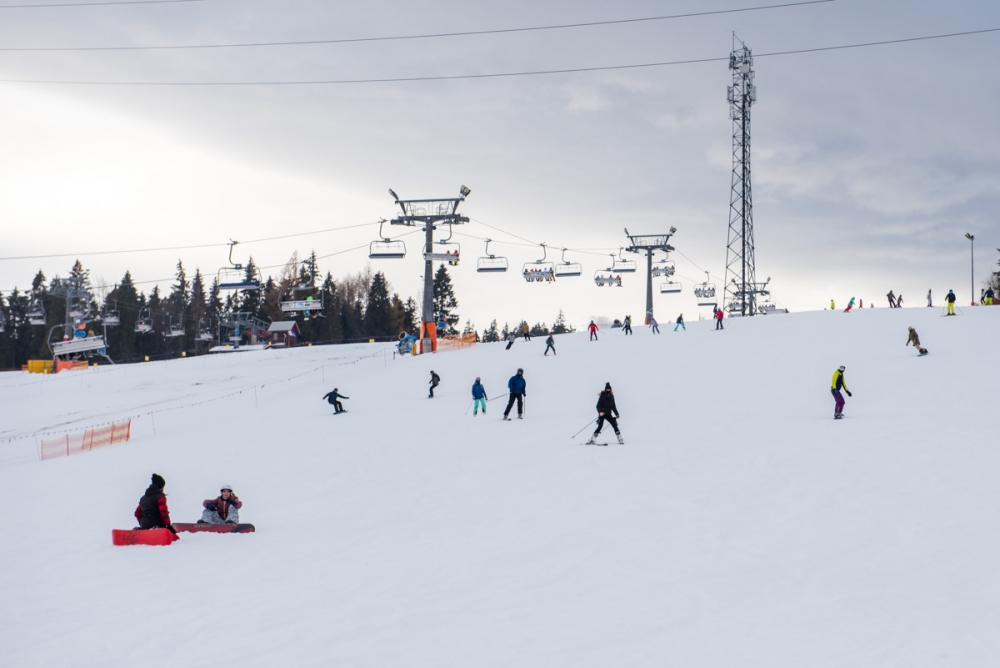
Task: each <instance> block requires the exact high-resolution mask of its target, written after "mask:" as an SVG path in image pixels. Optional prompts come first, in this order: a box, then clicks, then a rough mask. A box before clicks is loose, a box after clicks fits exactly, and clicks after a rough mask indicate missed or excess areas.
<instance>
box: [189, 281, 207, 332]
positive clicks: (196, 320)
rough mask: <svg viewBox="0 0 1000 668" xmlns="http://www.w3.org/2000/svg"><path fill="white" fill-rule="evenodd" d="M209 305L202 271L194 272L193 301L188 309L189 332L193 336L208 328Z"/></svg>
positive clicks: (192, 284) (192, 283)
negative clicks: (203, 328)
mask: <svg viewBox="0 0 1000 668" xmlns="http://www.w3.org/2000/svg"><path fill="white" fill-rule="evenodd" d="M207 309H208V304H207V303H206V301H205V278H204V277H203V276H202V275H201V270H200V269H195V270H194V278H192V279H191V299H190V301H189V303H188V309H187V314H186V315H187V318H188V321H187V331H188V333H189V334H191V335H192V336H194V335H196V334H197V333H198V330H199V329H200V328H202V327H206V328H207V327H208V323H207V322H205V313H206V311H207Z"/></svg>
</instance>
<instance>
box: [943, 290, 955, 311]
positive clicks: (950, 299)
mask: <svg viewBox="0 0 1000 668" xmlns="http://www.w3.org/2000/svg"><path fill="white" fill-rule="evenodd" d="M944 300H945V302H946V303H947V304H948V313H947V314H946V315H955V291H954V290H949V291H948V295H947V296H946V297H945V298H944Z"/></svg>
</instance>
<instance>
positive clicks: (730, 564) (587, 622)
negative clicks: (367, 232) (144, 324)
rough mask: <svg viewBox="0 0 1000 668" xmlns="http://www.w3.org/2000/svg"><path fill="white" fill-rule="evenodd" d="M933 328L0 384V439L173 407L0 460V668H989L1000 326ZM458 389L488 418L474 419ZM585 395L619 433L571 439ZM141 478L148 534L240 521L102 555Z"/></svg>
mask: <svg viewBox="0 0 1000 668" xmlns="http://www.w3.org/2000/svg"><path fill="white" fill-rule="evenodd" d="M938 315H939V313H938V311H937V310H936V309H918V308H909V309H895V310H889V309H865V310H856V311H854V312H852V313H849V314H845V313H841V312H814V313H804V314H792V315H788V316H775V317H772V316H768V317H765V318H755V319H752V320H745V321H741V320H728V321H727V322H726V329H725V331H724V332H718V333H715V332H714V331H713V329H712V328H713V326H714V325H713V324H712V323H711V322H707V321H706V322H690V323H688V330H687V331H680V332H673V331H668V330H667V329H666V328H665V330H664V333H663V334H661V335H659V336H653V335H651V334H650V332H649V330H648V329H647V328H636V333H635V335H634V336H632V337H627V338H626V337H624V336H623V335H621V333H620V332H619V331H615V330H611V331H602V332H601V334H602V338H601V339H600V340H599V341H596V342H589V341H588V340H587V335H586V334H585V333H582V334H573V335H565V336H559V337H556V347H557V348H558V350H559V354H558V356H555V357H553V356H549V357H543V355H542V353H543V351H544V348H545V344H544V340H543V339H540V338H539V339H536V340H534V341H532V342H530V343H525V342H521V341H519V342H518V344H517V345H515V346H514V347H513V348H512V349H511V350H510V351H505V350H504V344H501V343H498V344H485V345H479V346H476V347H475V348H473V349H471V350H463V351H456V352H449V353H441V354H438V355H434V356H430V355H427V356H421V357H416V358H411V357H407V358H402V359H400V358H397V359H395V360H393V359H392V355H391V352H389V353H388V354H387V355H386V357H385V359H383V357H382V356H381V355H379V356H377V357H370V358H366V359H363V360H360V361H358V362H357V363H354V364H349V362H351V361H352V360H355V359H357V358H359V357H362V356H366V355H371V354H373V353H377V352H379V351H381V350H382V349H383V348H384V347H385V346H384V344H369V345H353V346H341V347H337V348H335V349H331V348H324V347H315V348H298V349H295V350H288V351H262V352H246V353H234V354H226V355H220V356H217V357H208V358H204V357H199V358H188V359H184V360H174V361H170V362H153V363H148V364H143V365H129V366H127V367H126V366H122V367H118V368H113V369H108V368H103V367H102V368H100V369H97V370H88V371H86V372H71V373H65V374H59V375H58V376H56V377H53V378H46V379H43V380H41V381H34V380H33V379H30V380H29V379H28V378H29V377H28V376H26V375H21V374H19V373H5V374H0V405H2V406H3V407H4V408H3V415H2V418H3V419H2V422H3V427H2V429H3V435H11V434H32V433H36V432H38V431H43V430H45V429H49V428H54V426H58V427H59V428H64V427H66V426H72V425H78V426H79V427H80V428H83V427H85V426H88V425H90V424H93V423H96V422H103V421H107V420H109V419H116V418H118V417H123V416H127V415H130V414H135V413H143V412H148V411H149V410H153V409H156V410H161V409H168V410H164V412H162V413H157V415H156V434H155V435H154V434H153V430H152V425H151V423H150V420H148V419H147V418H140V419H138V420H136V421H134V422H133V440H132V441H131V442H129V443H126V444H121V445H117V446H113V447H109V448H104V449H102V450H99V451H95V452H93V453H87V454H82V455H77V456H74V457H69V458H64V459H57V460H52V461H46V462H38V461H37V454H36V452H35V444H34V442H33V441H32V439H25V440H21V441H14V442H11V443H0V505H2V507H3V508H4V511H5V512H4V513H2V514H0V536H3V537H4V540H3V541H0V564H2V568H0V594H2V600H3V605H2V606H0V665H2V666H7V665H10V666H36V665H44V666H47V667H53V668H55V667H60V666H67V667H68V666H73V667H79V666H95V667H96V666H101V667H105V666H135V665H145V666H151V667H156V666H185V667H188V666H192V667H198V666H205V667H209V666H211V667H213V668H215V667H217V666H219V665H238V666H275V665H291V666H331V665H336V666H418V667H419V666H426V667H428V668H430V667H435V668H436V667H439V666H477V667H478V666H497V667H501V666H502V667H505V668H506V667H510V666H518V667H523V666H540V667H541V666H545V667H546V668H548V667H553V666H566V667H572V668H583V667H589V666H594V667H595V668H596V667H600V668H607V667H608V666H666V665H671V666H672V665H676V666H684V667H685V668H689V667H700V666H704V667H706V668H707V667H713V668H715V667H718V666H741V667H742V666H762V667H764V666H766V667H768V668H775V667H786V666H787V667H789V668H793V667H794V668H801V667H803V666H809V667H810V668H825V667H830V668H832V667H835V666H836V667H838V668H839V667H842V666H851V667H852V668H857V667H864V666H872V667H875V666H878V667H883V666H890V665H892V666H907V667H923V666H927V667H935V668H937V667H939V666H956V667H958V666H960V667H962V668H968V667H978V666H993V665H996V656H997V654H998V653H1000V634H998V633H997V632H996V629H997V628H1000V612H998V610H1000V605H998V604H1000V572H998V568H997V566H996V564H997V563H1000V537H998V535H1000V534H998V532H997V530H996V520H995V519H994V516H995V514H996V511H995V509H996V508H997V507H998V502H1000V498H998V497H1000V492H998V485H997V484H996V481H995V478H996V471H997V469H998V466H1000V453H997V451H996V445H995V444H996V437H995V431H996V429H995V427H994V426H993V422H994V420H993V417H992V413H991V408H992V404H993V402H994V398H995V396H996V390H995V386H996V380H995V375H996V374H995V371H994V367H993V365H991V364H990V356H991V352H992V350H993V347H994V343H995V339H996V332H997V331H998V327H997V326H998V324H1000V309H997V310H995V311H994V310H993V309H987V308H976V309H966V310H965V312H964V315H963V316H961V317H956V318H939V317H937V316H938ZM908 325H912V326H914V327H915V328H916V329H917V331H918V332H919V333H920V337H921V341H922V342H923V343H924V344H925V345H927V346H928V348H929V349H930V351H931V354H930V355H928V356H927V357H926V358H924V359H919V360H918V359H917V355H916V353H915V352H914V351H913V349H912V348H910V347H905V346H904V343H905V341H906V334H907V331H906V327H907V326H908ZM710 333H711V335H710ZM749 355H753V357H748V356H749ZM839 364H845V365H846V366H847V374H846V375H847V382H848V385H849V386H850V388H851V390H852V391H853V393H854V396H853V397H852V398H848V399H847V406H846V409H845V414H846V418H845V419H844V420H842V421H837V422H835V421H834V420H833V419H832V414H833V400H832V397H831V396H830V391H829V383H830V377H831V376H832V374H833V371H834V369H835V368H836V367H837V366H838V365H839ZM324 365H325V369H323V370H317V371H315V372H311V371H312V370H313V369H317V367H321V366H324ZM337 365H342V366H337ZM519 366H520V367H523V368H524V369H525V377H526V379H527V382H528V387H527V392H528V394H527V400H528V402H527V405H526V417H525V420H524V421H518V420H516V419H515V420H514V421H513V422H511V423H503V422H501V420H500V418H501V415H502V412H503V408H504V407H505V405H506V401H505V395H506V392H505V390H506V384H507V379H508V378H509V377H510V376H511V375H512V374H513V373H514V371H515V370H516V369H517V368H518V367H519ZM430 369H434V370H435V371H436V372H438V373H439V374H440V375H441V377H442V384H441V385H440V386H439V387H438V388H437V389H436V390H435V395H436V397H435V399H434V400H433V401H428V400H427V399H426V394H427V380H428V377H429V370H430ZM297 374H304V375H301V376H299V377H295V378H292V379H291V380H287V381H285V379H287V378H289V377H292V376H296V375H297ZM477 375H480V376H482V377H483V381H484V385H485V386H486V389H487V392H488V394H489V396H490V397H501V395H504V398H498V399H497V400H496V401H495V402H491V403H489V404H488V408H489V412H488V413H487V414H486V415H482V414H480V415H479V416H477V417H473V416H472V413H471V411H470V412H469V413H467V414H463V411H465V410H466V408H467V407H468V405H469V402H470V401H471V397H470V388H471V385H472V381H473V379H474V378H475V377H476V376H477ZM324 376H325V382H324ZM280 381H284V382H280ZM605 382H611V383H612V385H613V386H614V389H615V395H616V399H617V402H618V406H619V409H620V410H621V412H622V415H623V417H622V419H621V421H620V426H621V429H622V434H623V436H624V438H625V445H622V446H620V445H618V444H617V443H616V442H615V439H614V435H613V431H612V430H611V429H610V427H607V426H606V427H605V431H604V432H602V439H601V440H602V441H603V440H607V441H608V442H609V445H608V446H607V447H595V446H583V441H585V440H586V438H587V437H588V436H589V434H590V433H591V432H592V430H593V425H591V426H590V427H588V428H587V429H585V430H584V431H583V432H582V433H581V434H580V435H579V436H577V437H576V439H571V436H572V435H573V433H574V432H576V431H577V430H578V429H579V428H580V425H582V424H583V423H584V421H586V420H587V419H589V418H593V417H594V415H595V414H594V405H595V404H596V401H597V394H598V392H599V391H600V389H601V388H602V387H603V385H604V383H605ZM252 387H257V388H258V389H257V404H258V405H257V406H256V407H255V400H254V392H253V390H252V389H251V390H250V391H249V392H247V391H244V392H243V393H242V394H237V395H234V396H230V397H226V398H222V399H219V397H221V396H224V395H226V394H229V393H232V392H236V391H238V390H240V389H246V388H252ZM334 387H339V388H340V390H341V391H342V393H344V394H347V395H348V396H350V397H351V399H349V400H345V401H344V404H345V408H347V409H348V411H349V412H348V413H347V414H345V415H342V416H338V417H337V418H336V420H334V419H332V416H331V415H330V414H331V413H332V407H331V406H329V405H328V404H327V403H325V402H323V401H321V399H320V398H321V397H322V396H323V394H325V393H326V392H328V391H329V390H331V389H333V388H334ZM200 401H209V403H204V404H202V405H198V406H192V407H180V406H181V405H182V404H187V403H191V402H200ZM512 414H514V412H513V411H512ZM603 437H607V438H603ZM153 471H156V472H158V473H160V474H161V475H163V476H164V477H165V478H166V480H167V488H166V491H167V493H168V503H169V505H170V511H171V516H172V517H173V519H174V520H175V521H178V522H181V521H194V520H196V519H197V518H198V516H199V514H200V511H201V502H202V500H204V499H206V498H210V497H214V496H215V495H216V494H217V491H216V490H217V489H218V488H219V486H220V485H221V484H222V483H232V484H233V486H234V487H235V489H236V493H237V494H238V495H239V496H240V498H241V499H242V500H243V501H244V504H245V505H244V507H243V510H242V511H241V521H244V522H250V523H253V524H255V525H256V527H257V533H255V534H246V535H211V534H197V535H194V534H185V535H183V536H182V538H181V540H180V541H179V542H177V543H176V544H174V545H172V546H170V547H164V548H153V547H129V548H121V547H113V546H112V545H111V539H110V531H111V529H112V528H128V527H131V526H133V524H134V518H133V517H132V511H133V510H134V508H135V505H136V502H137V501H138V498H139V497H140V496H141V495H142V493H143V491H144V490H145V488H146V486H147V484H148V482H149V475H150V473H152V472H153Z"/></svg>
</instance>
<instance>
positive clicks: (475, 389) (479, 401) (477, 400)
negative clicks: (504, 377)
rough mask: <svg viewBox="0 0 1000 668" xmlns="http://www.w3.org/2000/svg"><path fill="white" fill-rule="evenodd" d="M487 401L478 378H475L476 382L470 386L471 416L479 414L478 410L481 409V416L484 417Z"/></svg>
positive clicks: (484, 389)
mask: <svg viewBox="0 0 1000 668" xmlns="http://www.w3.org/2000/svg"><path fill="white" fill-rule="evenodd" d="M487 401H488V399H487V398H486V388H485V387H483V384H482V383H481V382H479V376H476V382H474V383H473V384H472V414H473V415H476V414H477V413H479V408H480V407H482V409H483V415H486V402H487ZM466 410H468V409H466Z"/></svg>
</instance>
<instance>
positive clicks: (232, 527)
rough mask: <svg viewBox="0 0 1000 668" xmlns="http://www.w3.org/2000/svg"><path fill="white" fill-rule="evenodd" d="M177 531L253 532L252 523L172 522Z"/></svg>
mask: <svg viewBox="0 0 1000 668" xmlns="http://www.w3.org/2000/svg"><path fill="white" fill-rule="evenodd" d="M174 528H175V529H177V531H179V532H180V531H186V532H187V533H254V532H255V531H256V529H255V528H254V526H253V525H252V524H182V523H177V522H175V523H174Z"/></svg>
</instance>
